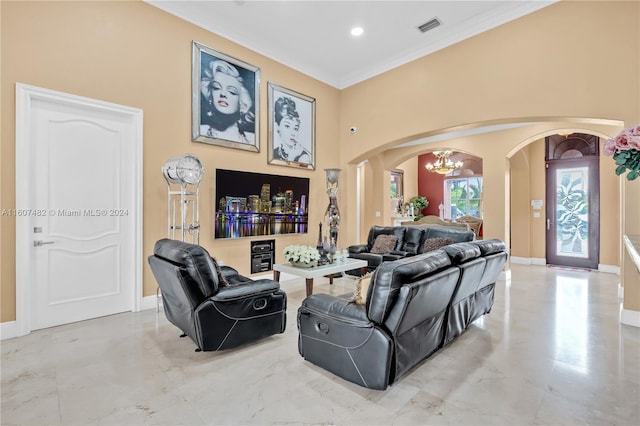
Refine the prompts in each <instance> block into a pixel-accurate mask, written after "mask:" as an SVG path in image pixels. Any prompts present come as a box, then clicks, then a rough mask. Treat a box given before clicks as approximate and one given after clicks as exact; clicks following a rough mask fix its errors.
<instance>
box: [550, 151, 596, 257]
mask: <svg viewBox="0 0 640 426" xmlns="http://www.w3.org/2000/svg"><path fill="white" fill-rule="evenodd" d="M546 198H547V211H546V214H547V236H546V250H547V263H548V264H551V265H561V266H571V267H578V268H588V269H598V262H599V247H600V221H599V217H600V202H599V201H600V197H599V171H598V157H581V158H573V159H566V160H554V161H547V197H546Z"/></svg>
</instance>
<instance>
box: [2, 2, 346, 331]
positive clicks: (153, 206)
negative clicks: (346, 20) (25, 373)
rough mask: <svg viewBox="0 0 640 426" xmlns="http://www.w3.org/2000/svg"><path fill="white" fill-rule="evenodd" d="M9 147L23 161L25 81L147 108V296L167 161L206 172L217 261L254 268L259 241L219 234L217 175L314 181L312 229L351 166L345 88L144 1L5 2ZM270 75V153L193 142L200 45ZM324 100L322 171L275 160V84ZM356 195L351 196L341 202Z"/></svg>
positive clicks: (11, 269) (9, 306)
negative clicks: (19, 140) (186, 160)
mask: <svg viewBox="0 0 640 426" xmlns="http://www.w3.org/2000/svg"><path fill="white" fill-rule="evenodd" d="M0 7H1V8H2V9H1V18H2V29H1V31H2V33H1V35H2V80H1V90H2V95H1V96H2V115H1V119H2V126H1V132H2V133H1V136H2V150H1V155H2V158H3V159H7V158H8V159H13V158H15V143H14V140H15V84H16V83H18V82H20V83H25V84H30V85H35V86H40V87H44V88H48V89H53V90H58V91H62V92H67V93H72V94H76V95H81V96H86V97H90V98H95V99H101V100H104V101H108V102H114V103H117V104H123V105H128V106H132V107H137V108H141V109H143V111H144V148H143V149H144V152H143V154H144V165H143V167H144V171H143V179H144V188H143V204H144V213H143V224H144V230H143V239H144V241H143V254H144V258H143V259H140V262H143V264H144V267H143V275H144V294H145V295H152V294H155V288H156V284H155V281H154V279H153V276H152V274H151V271H150V270H149V267H148V264H147V262H146V256H148V254H149V253H151V252H152V249H153V243H154V242H155V241H156V240H157V239H159V238H162V237H165V236H166V232H167V231H166V230H167V223H166V220H167V219H166V213H161V212H166V197H167V188H166V183H165V181H164V179H163V178H162V175H161V172H160V170H161V167H162V165H163V164H164V162H165V161H166V160H167V159H168V158H170V157H173V156H176V155H182V154H184V153H187V152H189V153H193V154H195V155H197V156H198V157H199V158H200V159H201V160H202V162H203V163H204V166H205V177H204V181H203V183H202V185H201V204H200V206H201V207H200V217H201V219H202V229H201V237H200V241H201V243H202V245H204V246H205V247H206V248H207V249H209V250H210V252H211V253H212V254H213V255H214V256H216V257H217V258H219V259H221V260H223V261H224V262H225V263H226V264H229V265H233V266H235V267H236V268H237V269H239V270H240V271H241V272H242V273H245V274H248V273H249V272H250V261H249V239H238V240H232V241H220V240H214V239H213V225H212V211H213V206H214V202H213V197H214V194H215V182H214V178H215V169H216V168H217V167H220V168H228V169H235V170H248V171H257V172H261V173H271V174H287V175H292V176H299V177H309V178H311V189H310V194H309V195H310V196H309V201H310V202H309V207H310V223H311V224H314V223H316V224H317V223H319V222H320V221H321V220H322V215H323V213H324V210H325V208H326V205H327V203H328V198H327V195H326V187H325V178H324V176H325V173H324V170H323V169H324V168H329V167H339V166H340V159H339V157H337V156H336V153H337V152H339V149H338V140H339V135H338V126H337V123H338V122H339V115H338V114H339V91H338V90H337V89H335V88H333V87H330V86H328V85H326V84H323V83H321V82H318V81H317V80H314V79H312V78H310V77H307V76H305V75H303V74H301V73H299V72H296V71H294V70H292V69H290V68H287V67H285V66H283V65H281V64H279V63H277V62H274V61H272V60H270V59H269V58H266V57H264V56H262V55H259V54H257V53H255V52H252V51H251V50H248V49H245V48H242V47H240V46H238V45H236V44H234V43H231V42H229V41H228V40H225V39H223V38H221V37H218V36H216V35H214V34H212V33H210V32H207V31H205V30H203V29H201V28H199V27H196V26H194V25H191V24H189V23H187V22H185V21H182V20H180V19H178V18H175V17H173V16H171V15H169V14H167V13H165V12H163V11H161V10H159V9H157V8H155V7H152V6H149V5H147V4H145V3H142V2H42V3H40V2H1V3H0ZM192 40H196V41H199V42H201V43H203V44H205V45H207V46H209V47H211V48H214V49H216V50H218V51H220V52H223V53H226V54H228V55H230V56H233V57H236V58H238V59H241V60H243V61H245V62H247V63H249V64H253V65H256V66H258V67H260V69H261V85H260V86H261V94H260V95H261V105H260V107H261V114H260V118H261V123H260V138H261V143H260V144H261V152H260V153H253V152H246V151H240V150H234V149H229V148H223V147H217V146H211V145H206V144H201V143H194V142H191V138H190V135H191V128H190V123H191V95H190V94H191V42H192ZM268 81H273V82H275V83H277V84H279V85H282V86H284V87H287V88H289V89H292V90H295V91H298V92H300V93H304V94H305V95H308V96H311V97H314V98H316V121H317V127H316V147H317V151H316V171H306V170H297V169H295V168H290V167H281V166H270V165H267V110H266V106H267V82H268ZM1 173H2V180H1V184H2V188H1V194H2V206H1V207H2V208H12V207H15V178H14V176H15V164H14V162H13V161H12V160H10V161H6V162H4V163H3V164H2V172H1ZM343 197H344V196H343V195H342V193H341V194H339V200H340V201H341V199H342V198H343ZM310 228H311V229H310V232H309V234H306V235H303V236H281V237H277V239H276V249H277V251H278V253H277V254H278V257H279V258H281V251H282V249H283V248H284V247H285V246H286V245H289V244H292V243H304V244H311V245H314V246H315V243H316V240H317V231H316V230H317V228H314V227H313V226H311V227H310ZM1 230H2V235H3V238H2V240H1V244H2V246H1V247H2V254H1V256H0V258H2V271H1V274H0V275H1V277H2V283H1V294H2V304H1V308H2V314H1V317H0V321H2V322H5V321H10V320H13V319H15V266H14V265H15V220H14V219H13V218H11V217H2V224H1Z"/></svg>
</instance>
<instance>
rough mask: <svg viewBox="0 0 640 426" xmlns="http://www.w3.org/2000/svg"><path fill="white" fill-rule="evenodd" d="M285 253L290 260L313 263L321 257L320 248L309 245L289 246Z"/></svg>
mask: <svg viewBox="0 0 640 426" xmlns="http://www.w3.org/2000/svg"><path fill="white" fill-rule="evenodd" d="M283 253H284V258H285V259H287V260H288V261H289V262H300V263H311V262H313V261H315V260H318V259H320V253H318V250H317V249H315V248H314V247H309V246H288V247H285V248H284V252H283Z"/></svg>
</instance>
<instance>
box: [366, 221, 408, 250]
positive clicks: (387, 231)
mask: <svg viewBox="0 0 640 426" xmlns="http://www.w3.org/2000/svg"><path fill="white" fill-rule="evenodd" d="M405 230H406V229H405V227H404V226H378V225H374V226H372V227H371V229H369V236H368V237H367V246H369V251H371V249H372V248H373V244H374V243H375V242H376V237H377V236H378V235H395V236H396V238H397V240H396V246H395V247H394V248H393V250H400V247H402V245H403V244H404V234H405Z"/></svg>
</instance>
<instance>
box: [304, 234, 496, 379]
mask: <svg viewBox="0 0 640 426" xmlns="http://www.w3.org/2000/svg"><path fill="white" fill-rule="evenodd" d="M507 257H508V255H507V252H506V248H505V244H504V242H502V241H500V240H486V241H472V242H463V243H457V244H452V245H449V246H446V247H444V248H442V249H439V250H434V251H431V252H428V253H425V254H418V255H415V256H411V257H406V258H401V259H398V260H395V261H390V262H383V263H382V264H381V265H380V266H379V267H378V268H377V269H376V270H375V272H374V273H373V275H372V277H371V282H370V284H369V287H368V292H367V298H366V304H365V305H360V304H355V303H353V302H351V300H350V298H349V297H348V295H345V296H342V297H338V296H333V295H329V294H314V295H311V296H309V297H307V298H306V299H305V300H304V301H303V302H302V306H301V307H300V308H299V309H298V318H297V319H298V331H299V335H298V350H299V352H300V355H302V356H303V357H304V359H306V360H307V361H310V362H312V363H313V364H316V365H318V366H320V367H322V368H324V369H326V370H328V371H330V372H332V373H334V374H336V375H338V376H340V377H342V378H344V379H346V380H348V381H351V382H353V383H356V384H358V385H361V386H364V387H367V388H370V389H379V390H383V389H385V388H386V387H387V386H388V385H390V384H392V383H394V382H395V381H396V380H398V378H400V377H401V376H403V375H404V374H406V373H407V372H409V371H410V370H411V369H412V368H413V367H415V366H416V365H417V364H418V363H420V362H421V361H422V360H424V359H425V358H427V357H429V356H430V355H431V354H432V353H434V352H435V351H437V350H438V349H440V348H442V347H443V346H444V345H446V344H447V343H449V342H450V341H452V340H453V339H454V338H455V337H456V336H459V335H460V334H462V333H463V332H464V331H465V330H466V329H467V327H468V326H469V324H471V323H472V322H473V321H475V320H476V319H478V318H480V317H481V316H482V315H484V314H486V313H489V312H490V311H491V308H492V306H493V300H494V291H495V282H496V280H497V278H498V276H499V274H500V272H501V271H502V269H503V267H504V265H505V262H506V261H507Z"/></svg>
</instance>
